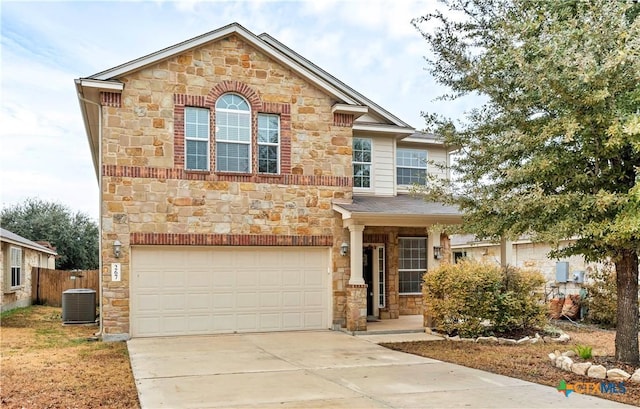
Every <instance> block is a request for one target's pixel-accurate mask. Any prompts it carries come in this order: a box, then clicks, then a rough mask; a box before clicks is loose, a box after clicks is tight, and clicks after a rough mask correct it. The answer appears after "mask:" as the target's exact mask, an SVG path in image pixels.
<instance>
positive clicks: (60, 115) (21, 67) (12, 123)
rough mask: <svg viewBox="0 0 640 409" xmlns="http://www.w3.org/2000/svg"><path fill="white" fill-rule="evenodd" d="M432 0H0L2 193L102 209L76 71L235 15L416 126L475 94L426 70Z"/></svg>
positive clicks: (457, 110) (107, 64) (4, 198)
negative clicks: (421, 22)
mask: <svg viewBox="0 0 640 409" xmlns="http://www.w3.org/2000/svg"><path fill="white" fill-rule="evenodd" d="M437 4H438V3H437V2H435V0H421V1H412V0H390V1H387V0H368V1H355V0H354V1H347V0H341V1H334V0H315V1H314V0H311V1H269V0H260V1H257V0H252V1H212V0H209V1H198V0H193V1H178V2H170V1H103V2H96V1H69V2H61V1H44V2H30V1H11V0H8V1H7V0H3V1H2V2H0V28H1V39H0V61H1V62H0V79H1V87H0V204H1V206H2V207H8V206H13V205H16V204H19V203H22V202H23V201H24V200H25V199H27V198H34V197H35V198H39V199H42V200H46V201H54V202H57V203H61V204H63V205H65V206H67V207H69V208H70V209H71V210H72V211H73V212H76V211H79V212H82V213H85V214H87V215H89V216H90V217H91V218H93V219H95V220H96V221H97V219H98V215H99V204H98V199H99V194H98V193H99V192H98V182H97V179H96V175H95V171H94V169H93V164H92V161H91V155H90V151H89V145H88V142H87V137H86V133H85V130H84V125H83V122H82V118H81V115H80V108H79V104H78V98H77V95H76V92H75V86H74V79H76V78H80V77H87V76H90V75H92V74H95V73H97V72H100V71H103V70H106V69H109V68H112V67H114V66H117V65H119V64H121V63H124V62H127V61H130V60H133V59H135V58H138V57H141V56H143V55H146V54H149V53H152V52H155V51H158V50H160V49H162V48H165V47H168V46H171V45H173V44H176V43H179V42H182V41H184V40H187V39H190V38H192V37H195V36H198V35H201V34H204V33H207V32H209V31H212V30H215V29H217V28H219V27H222V26H225V25H227V24H230V23H233V22H237V23H239V24H241V25H242V26H244V27H245V28H246V29H248V30H250V31H252V32H253V33H254V34H256V35H257V34H261V33H264V32H267V33H269V34H270V35H271V36H273V37H275V38H276V39H278V40H279V41H281V42H282V43H284V44H285V45H287V46H289V47H290V48H292V49H293V50H295V51H297V52H298V53H300V54H301V55H303V56H304V57H305V58H307V59H308V60H310V61H312V62H314V63H315V64H316V65H318V66H320V67H321V68H323V69H324V70H325V71H328V72H329V73H330V74H332V75H334V76H335V77H337V78H339V79H340V80H342V81H343V82H345V83H346V84H347V85H349V86H351V87H352V88H354V89H356V90H357V91H359V92H360V93H362V94H363V95H365V96H366V97H367V98H369V99H371V100H373V101H374V102H376V103H378V104H379V105H381V106H382V107H384V108H385V109H386V110H388V111H389V112H391V113H392V114H394V115H396V116H397V117H399V118H400V119H402V120H403V121H405V122H407V123H409V124H410V125H412V126H413V127H415V128H417V129H422V128H423V127H424V121H423V119H422V117H421V112H432V113H438V114H442V115H445V116H448V117H451V118H453V119H461V118H462V116H463V113H464V112H465V111H468V110H469V109H471V108H472V106H471V105H473V103H474V101H473V100H472V99H463V100H460V101H452V102H448V101H447V102H443V101H434V99H435V98H436V97H438V96H439V95H442V94H444V93H445V92H446V91H447V90H446V89H445V88H442V87H441V86H439V85H437V84H436V83H435V81H434V80H433V78H431V77H430V75H429V73H428V72H427V71H426V67H427V63H426V61H425V59H424V57H425V56H426V55H428V53H429V49H428V46H427V42H426V41H425V40H424V39H423V38H422V36H421V35H420V33H419V32H418V31H417V30H416V29H415V28H414V27H413V26H412V25H411V20H412V19H413V18H416V17H420V16H422V15H424V14H426V13H428V12H429V11H433V8H434V7H436V6H437Z"/></svg>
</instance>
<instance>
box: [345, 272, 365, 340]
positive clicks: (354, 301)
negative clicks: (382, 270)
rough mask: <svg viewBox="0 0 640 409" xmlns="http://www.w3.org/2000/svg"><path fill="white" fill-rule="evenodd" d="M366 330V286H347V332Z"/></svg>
mask: <svg viewBox="0 0 640 409" xmlns="http://www.w3.org/2000/svg"><path fill="white" fill-rule="evenodd" d="M366 330H367V285H366V284H349V285H347V331H366Z"/></svg>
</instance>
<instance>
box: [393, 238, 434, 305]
mask: <svg viewBox="0 0 640 409" xmlns="http://www.w3.org/2000/svg"><path fill="white" fill-rule="evenodd" d="M404 240H414V241H417V240H420V241H422V242H423V246H424V268H401V266H402V260H403V258H404V254H403V251H402V250H403V249H404V246H403V244H402V241H404ZM411 259H412V260H420V259H419V258H418V259H416V258H413V257H412V258H411ZM427 263H428V257H427V238H426V237H399V238H398V293H399V294H401V295H418V294H422V292H421V291H409V292H402V290H401V289H402V285H401V281H402V280H401V279H402V273H403V272H409V273H411V272H419V273H420V280H419V286H421V284H422V276H423V275H424V274H425V273H426V272H427V268H428V265H427Z"/></svg>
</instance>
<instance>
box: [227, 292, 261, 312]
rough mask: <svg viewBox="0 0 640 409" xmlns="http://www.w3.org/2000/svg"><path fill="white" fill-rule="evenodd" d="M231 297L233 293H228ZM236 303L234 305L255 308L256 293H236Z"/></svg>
mask: <svg viewBox="0 0 640 409" xmlns="http://www.w3.org/2000/svg"><path fill="white" fill-rule="evenodd" d="M230 296H231V298H233V294H230ZM235 298H236V304H235V307H236V308H238V309H240V308H250V309H255V308H256V307H258V306H259V305H258V294H257V293H255V292H250V293H246V292H242V293H240V292H239V293H237V294H236V297H235Z"/></svg>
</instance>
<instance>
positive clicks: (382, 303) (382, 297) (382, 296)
mask: <svg viewBox="0 0 640 409" xmlns="http://www.w3.org/2000/svg"><path fill="white" fill-rule="evenodd" d="M376 250H377V251H378V308H385V307H386V306H387V295H386V286H385V280H384V276H385V272H386V268H385V266H386V257H385V248H384V246H380V247H378V248H377V249H376Z"/></svg>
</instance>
